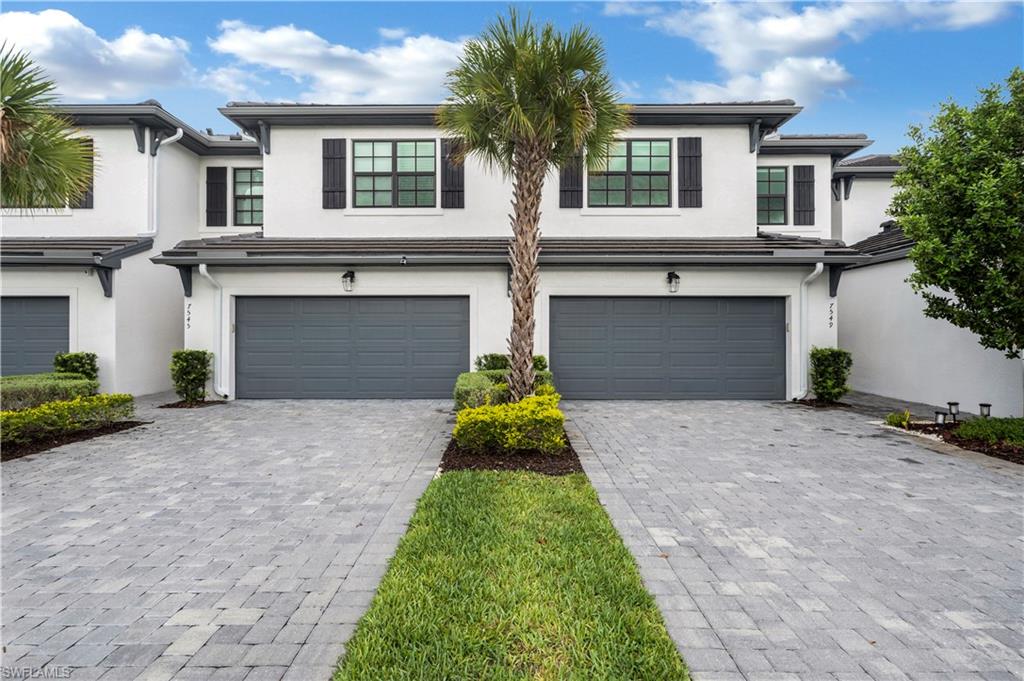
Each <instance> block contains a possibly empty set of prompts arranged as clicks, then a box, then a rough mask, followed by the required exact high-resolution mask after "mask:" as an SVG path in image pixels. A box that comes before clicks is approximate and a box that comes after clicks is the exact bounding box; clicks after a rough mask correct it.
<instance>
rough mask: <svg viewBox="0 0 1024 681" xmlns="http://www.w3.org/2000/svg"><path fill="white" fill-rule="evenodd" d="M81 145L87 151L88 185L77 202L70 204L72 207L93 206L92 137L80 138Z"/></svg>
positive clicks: (93, 168)
mask: <svg viewBox="0 0 1024 681" xmlns="http://www.w3.org/2000/svg"><path fill="white" fill-rule="evenodd" d="M82 146H83V147H85V148H86V149H87V150H88V152H89V185H88V186H87V187H86V189H85V192H84V193H83V194H82V196H81V197H79V199H78V203H77V204H75V205H73V206H71V207H72V208H79V209H82V208H92V207H93V186H94V183H95V175H94V173H95V168H96V166H95V164H94V163H93V143H92V139H90V138H88V137H83V138H82Z"/></svg>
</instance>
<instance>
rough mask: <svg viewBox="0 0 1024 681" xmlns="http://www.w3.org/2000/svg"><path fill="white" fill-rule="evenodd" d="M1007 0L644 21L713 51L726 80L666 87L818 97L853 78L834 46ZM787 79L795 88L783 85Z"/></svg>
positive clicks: (747, 11)
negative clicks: (837, 58)
mask: <svg viewBox="0 0 1024 681" xmlns="http://www.w3.org/2000/svg"><path fill="white" fill-rule="evenodd" d="M1008 7H1009V5H1008V4H1005V3H991V2H968V1H966V0H957V1H953V2H914V3H902V2H901V3H897V2H855V1H846V2H837V3H830V4H812V5H803V6H800V7H799V8H795V7H793V6H791V5H789V4H775V3H772V4H768V3H727V2H726V3H712V4H700V5H694V6H689V5H688V6H684V7H682V8H680V9H678V10H676V11H673V12H666V13H659V14H656V15H652V16H648V17H647V18H646V20H645V24H646V25H647V26H648V27H651V28H655V29H658V30H660V31H663V32H665V33H667V34H669V35H674V36H679V37H683V38H687V39H689V40H692V41H693V42H695V43H696V44H698V45H699V46H701V47H703V48H704V49H706V50H707V51H708V52H710V53H711V54H713V55H714V56H715V60H716V62H717V63H718V65H719V66H720V67H721V68H722V70H723V72H724V74H725V78H724V81H723V82H722V83H717V84H716V83H706V82H701V81H677V80H672V81H671V82H670V87H669V88H667V90H666V92H667V93H674V94H675V95H682V94H686V93H693V94H697V93H701V94H705V95H707V94H714V95H715V96H716V98H717V99H723V98H724V99H736V98H740V99H749V98H754V99H760V98H778V97H792V98H794V99H796V100H797V102H798V103H801V104H805V103H813V102H814V101H816V100H817V99H820V98H821V97H822V96H827V95H828V94H829V93H834V92H836V91H838V90H841V88H842V87H843V86H844V85H847V84H849V83H850V82H852V76H851V75H850V74H849V73H848V72H847V71H846V69H845V68H844V67H843V66H842V65H841V64H839V63H838V62H836V61H835V60H834V59H830V58H828V57H827V55H828V53H829V52H830V51H832V50H834V49H836V47H838V46H839V45H840V44H841V43H842V42H844V41H854V42H857V41H861V40H863V39H865V38H866V37H867V36H869V35H870V34H872V33H874V32H877V31H879V30H882V29H890V28H897V27H903V28H910V29H922V30H961V29H965V28H970V27H973V26H978V25H981V24H985V23H989V22H991V21H995V20H997V19H999V18H1001V17H1002V16H1004V15H1005V13H1006V11H1007V9H1008ZM783 86H788V87H790V88H792V89H791V90H790V91H789V93H788V94H787V93H786V92H780V91H779V89H778V88H780V87H783Z"/></svg>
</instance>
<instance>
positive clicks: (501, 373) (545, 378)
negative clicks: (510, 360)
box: [474, 369, 555, 386]
mask: <svg viewBox="0 0 1024 681" xmlns="http://www.w3.org/2000/svg"><path fill="white" fill-rule="evenodd" d="M474 373H478V374H483V375H484V376H486V377H487V378H489V379H491V382H493V383H507V382H508V370H507V369H481V370H480V371H476V372H474ZM534 374H535V375H534V379H533V384H534V386H539V385H545V384H546V385H554V384H555V377H554V375H553V374H552V373H551V372H550V371H545V370H535V372H534Z"/></svg>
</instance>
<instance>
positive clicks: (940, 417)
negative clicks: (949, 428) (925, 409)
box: [935, 411, 946, 426]
mask: <svg viewBox="0 0 1024 681" xmlns="http://www.w3.org/2000/svg"><path fill="white" fill-rule="evenodd" d="M935 425H937V426H944V425H946V412H944V411H937V412H935Z"/></svg>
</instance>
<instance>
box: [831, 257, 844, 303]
mask: <svg viewBox="0 0 1024 681" xmlns="http://www.w3.org/2000/svg"><path fill="white" fill-rule="evenodd" d="M842 275H843V266H842V265H829V266H828V294H829V296H831V297H832V298H835V297H836V296H837V295H838V294H839V277H841V276H842Z"/></svg>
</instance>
